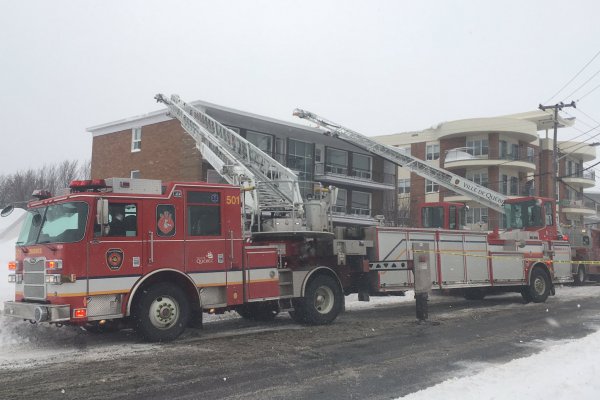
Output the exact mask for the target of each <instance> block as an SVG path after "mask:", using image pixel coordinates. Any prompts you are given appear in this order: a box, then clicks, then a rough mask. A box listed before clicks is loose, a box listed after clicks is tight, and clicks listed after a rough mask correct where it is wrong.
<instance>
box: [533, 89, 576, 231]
mask: <svg viewBox="0 0 600 400" xmlns="http://www.w3.org/2000/svg"><path fill="white" fill-rule="evenodd" d="M565 107H573V108H576V105H575V102H574V101H572V102H571V103H570V104H565V103H563V102H562V101H561V102H560V103H558V104H555V105H553V106H543V105H541V104H540V106H539V109H540V110H542V111H546V110H554V140H553V142H552V182H554V184H553V185H552V190H554V194H553V197H554V198H555V199H556V206H555V209H556V217H555V218H556V221H555V223H556V227H557V228H558V227H559V217H558V201H559V198H558V190H557V188H558V142H557V137H558V111H560V110H562V109H563V108H565Z"/></svg>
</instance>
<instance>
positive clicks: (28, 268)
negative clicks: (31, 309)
mask: <svg viewBox="0 0 600 400" xmlns="http://www.w3.org/2000/svg"><path fill="white" fill-rule="evenodd" d="M45 272H46V259H45V258H43V257H39V258H26V259H25V260H24V261H23V296H24V297H25V298H26V299H35V300H45V299H46V283H45Z"/></svg>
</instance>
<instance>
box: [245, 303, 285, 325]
mask: <svg viewBox="0 0 600 400" xmlns="http://www.w3.org/2000/svg"><path fill="white" fill-rule="evenodd" d="M235 311H236V312H237V313H238V314H239V315H240V316H241V317H242V318H245V319H249V320H251V321H273V320H274V319H275V317H276V316H277V314H279V305H278V304H277V302H274V301H268V302H260V303H248V304H243V305H241V306H238V307H237V308H236V309H235Z"/></svg>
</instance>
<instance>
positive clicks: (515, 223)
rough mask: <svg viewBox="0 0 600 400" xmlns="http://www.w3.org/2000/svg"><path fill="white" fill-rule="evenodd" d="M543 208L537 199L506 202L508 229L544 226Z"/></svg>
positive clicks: (505, 214) (506, 225)
mask: <svg viewBox="0 0 600 400" xmlns="http://www.w3.org/2000/svg"><path fill="white" fill-rule="evenodd" d="M541 210H542V209H541V207H540V206H539V205H538V204H537V203H536V201H535V200H527V201H521V202H518V203H504V211H505V213H504V216H505V222H506V224H505V227H506V229H523V228H543V227H544V224H543V221H542V211H541Z"/></svg>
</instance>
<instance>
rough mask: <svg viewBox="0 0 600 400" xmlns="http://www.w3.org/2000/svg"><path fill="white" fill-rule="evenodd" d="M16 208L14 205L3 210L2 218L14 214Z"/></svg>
mask: <svg viewBox="0 0 600 400" xmlns="http://www.w3.org/2000/svg"><path fill="white" fill-rule="evenodd" d="M14 209H15V206H13V205H12V204H10V205H8V206H6V207H4V209H2V212H0V216H2V217H8V216H9V215H10V214H12V212H13V211H14Z"/></svg>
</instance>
